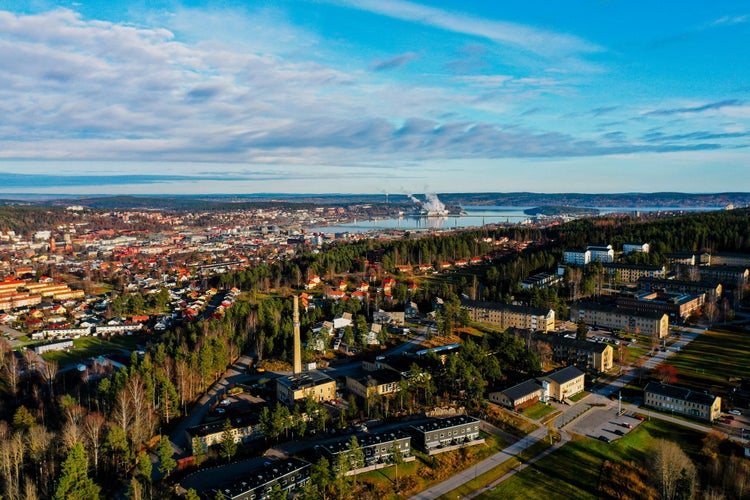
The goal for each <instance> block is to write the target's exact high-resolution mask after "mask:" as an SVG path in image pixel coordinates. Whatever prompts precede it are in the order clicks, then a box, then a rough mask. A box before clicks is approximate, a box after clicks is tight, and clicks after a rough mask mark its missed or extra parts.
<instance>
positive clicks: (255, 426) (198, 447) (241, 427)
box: [185, 411, 263, 455]
mask: <svg viewBox="0 0 750 500" xmlns="http://www.w3.org/2000/svg"><path fill="white" fill-rule="evenodd" d="M229 423H230V425H231V426H232V430H231V433H232V437H233V438H234V442H235V443H247V442H250V441H253V440H255V439H259V438H261V437H263V433H262V432H261V429H260V411H256V412H252V414H247V415H243V416H241V417H233V418H230V419H229ZM224 425H226V420H220V421H218V422H211V423H207V424H201V425H196V426H194V427H189V428H188V429H187V431H185V432H186V433H187V437H188V441H189V442H190V446H191V451H192V454H193V455H195V454H198V453H206V452H207V451H208V449H209V448H210V447H211V446H214V445H217V444H219V443H221V441H222V439H223V435H224Z"/></svg>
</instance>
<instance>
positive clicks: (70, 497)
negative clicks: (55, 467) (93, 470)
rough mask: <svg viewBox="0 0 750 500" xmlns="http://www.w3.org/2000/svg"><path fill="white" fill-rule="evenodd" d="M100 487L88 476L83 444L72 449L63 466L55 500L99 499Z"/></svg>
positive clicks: (77, 444)
mask: <svg viewBox="0 0 750 500" xmlns="http://www.w3.org/2000/svg"><path fill="white" fill-rule="evenodd" d="M99 491H100V488H99V486H97V485H96V483H94V481H93V480H92V479H91V478H90V477H89V476H88V462H87V461H86V452H85V451H84V449H83V445H82V444H81V443H76V444H75V445H73V447H72V448H71V449H70V452H69V453H68V457H67V458H66V459H65V461H64V462H63V464H62V472H61V473H60V480H59V481H58V483H57V488H56V489H55V496H54V498H55V500H91V499H94V498H99Z"/></svg>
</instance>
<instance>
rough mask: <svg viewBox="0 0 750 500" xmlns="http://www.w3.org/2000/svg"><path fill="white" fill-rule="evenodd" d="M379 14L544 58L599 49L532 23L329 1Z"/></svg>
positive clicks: (396, 3)
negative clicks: (521, 50) (533, 25)
mask: <svg viewBox="0 0 750 500" xmlns="http://www.w3.org/2000/svg"><path fill="white" fill-rule="evenodd" d="M333 1H334V2H335V3H338V4H342V5H346V6H349V7H352V8H356V9H360V10H365V11H368V12H372V13H376V14H380V15H383V16H388V17H392V18H394V19H400V20H403V21H412V22H415V23H419V24H423V25H427V26H432V27H435V28H439V29H443V30H446V31H451V32H454V33H461V34H464V35H470V36H475V37H480V38H485V39H488V40H492V41H493V42H495V43H498V44H503V45H510V46H513V47H516V48H520V49H523V50H525V51H529V52H533V53H535V54H538V55H541V56H547V57H561V56H568V55H573V54H581V53H592V52H601V51H603V48H602V47H600V46H599V45H597V44H594V43H591V42H588V41H586V40H583V39H581V38H579V37H576V36H574V35H569V34H566V33H557V32H554V31H548V30H543V29H540V28H535V27H532V26H526V25H523V24H518V23H511V22H505V21H496V20H488V19H482V18H478V17H473V16H469V15H465V14H459V13H454V12H449V11H445V10H441V9H437V8H434V7H428V6H424V5H419V4H416V3H412V2H407V1H403V0H333Z"/></svg>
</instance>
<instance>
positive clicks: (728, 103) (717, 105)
mask: <svg viewBox="0 0 750 500" xmlns="http://www.w3.org/2000/svg"><path fill="white" fill-rule="evenodd" d="M742 104H743V101H741V100H739V99H727V100H724V101H717V102H711V103H708V104H702V105H700V106H687V107H682V108H668V109H657V110H654V111H649V112H647V113H644V114H645V116H669V115H683V114H694V113H703V112H705V111H714V110H719V109H722V108H730V107H736V106H741V105H742Z"/></svg>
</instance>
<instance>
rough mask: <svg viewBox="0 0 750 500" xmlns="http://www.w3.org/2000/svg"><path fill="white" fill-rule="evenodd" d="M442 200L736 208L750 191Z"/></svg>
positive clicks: (451, 198)
mask: <svg viewBox="0 0 750 500" xmlns="http://www.w3.org/2000/svg"><path fill="white" fill-rule="evenodd" d="M438 196H439V197H440V200H441V201H442V202H443V203H446V204H447V203H450V204H459V205H498V206H509V207H536V206H542V205H554V206H577V207H684V208H691V207H725V206H727V205H734V206H735V207H746V206H750V193H700V194H695V193H673V192H663V193H613V194H587V193H524V192H521V193H442V194H439V195H438Z"/></svg>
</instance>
